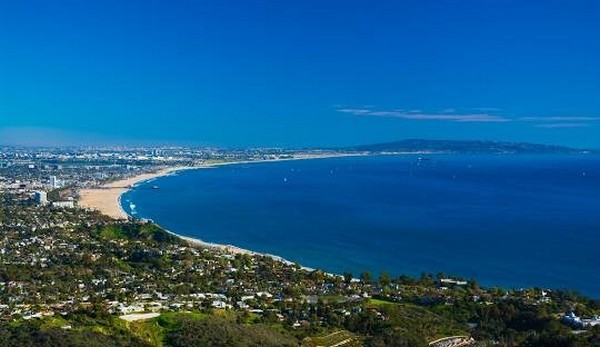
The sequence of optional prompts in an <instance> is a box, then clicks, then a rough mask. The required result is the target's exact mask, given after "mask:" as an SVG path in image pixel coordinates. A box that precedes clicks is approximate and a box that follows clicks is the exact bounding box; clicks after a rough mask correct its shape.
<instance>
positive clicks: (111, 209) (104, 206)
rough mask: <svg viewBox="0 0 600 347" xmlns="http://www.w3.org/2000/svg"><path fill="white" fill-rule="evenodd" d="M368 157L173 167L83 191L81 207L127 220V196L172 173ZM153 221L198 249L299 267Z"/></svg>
mask: <svg viewBox="0 0 600 347" xmlns="http://www.w3.org/2000/svg"><path fill="white" fill-rule="evenodd" d="M365 155H368V154H363V153H357V154H341V153H340V154H326V155H306V156H299V157H293V158H283V159H267V160H250V161H231V162H220V163H211V164H207V165H202V166H179V167H172V168H167V169H163V170H160V171H158V172H155V173H147V174H141V175H137V176H133V177H130V178H127V179H124V180H119V181H114V182H110V183H107V184H104V185H102V186H100V187H97V188H89V189H82V190H81V191H80V199H79V206H81V207H83V208H88V209H93V210H98V211H100V212H101V213H103V214H105V215H107V216H109V217H112V218H114V219H117V220H126V219H128V218H130V217H131V218H134V216H132V215H130V214H129V213H127V211H125V209H124V208H123V206H122V203H121V202H122V201H121V199H122V196H123V195H124V194H125V193H127V192H129V191H130V190H131V189H133V188H135V187H136V186H139V185H140V184H143V183H145V182H147V181H150V180H154V179H156V178H160V177H165V176H169V175H172V174H174V173H177V172H180V171H186V170H195V169H209V168H214V167H217V166H225V165H235V164H258V163H270V162H280V161H289V160H307V159H327V158H338V157H355V156H365ZM152 222H153V223H155V224H157V225H158V226H160V227H161V228H162V229H163V230H165V231H166V232H168V233H169V234H171V235H173V236H175V237H178V238H180V239H182V240H184V241H186V242H188V243H189V244H191V245H195V246H198V247H205V248H213V249H217V250H220V251H222V252H225V253H229V254H247V255H260V256H267V257H270V258H272V259H274V260H276V261H280V262H283V263H286V264H290V265H291V264H296V263H295V262H292V261H290V260H287V259H285V258H283V257H281V256H278V255H274V254H269V253H261V252H256V251H252V250H249V249H245V248H241V247H238V246H235V245H228V244H219V243H213V242H207V241H203V240H201V239H197V238H193V237H189V236H184V235H180V234H177V233H175V232H173V231H171V230H168V229H166V228H164V227H162V226H161V225H160V224H158V223H156V222H155V221H152ZM300 267H301V268H302V269H304V270H307V271H314V270H315V269H313V268H310V267H306V266H302V265H300ZM330 275H332V276H337V275H335V274H330Z"/></svg>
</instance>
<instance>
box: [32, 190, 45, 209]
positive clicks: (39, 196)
mask: <svg viewBox="0 0 600 347" xmlns="http://www.w3.org/2000/svg"><path fill="white" fill-rule="evenodd" d="M35 203H36V204H38V205H40V206H46V205H48V194H46V192H44V191H41V190H37V191H36V192H35Z"/></svg>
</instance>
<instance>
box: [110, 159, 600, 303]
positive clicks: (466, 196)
mask: <svg viewBox="0 0 600 347" xmlns="http://www.w3.org/2000/svg"><path fill="white" fill-rule="evenodd" d="M153 185H158V186H159V187H160V189H152V186H153ZM131 203H133V204H134V205H135V207H134V209H133V211H132V210H131V206H130V204H131ZM122 204H123V207H124V208H125V210H126V211H128V212H129V213H130V214H133V215H135V216H136V217H141V218H149V219H152V220H154V221H155V222H157V223H159V224H161V225H162V226H164V227H165V228H167V229H169V230H172V231H174V232H176V233H179V234H182V235H186V236H191V237H196V238H200V239H202V240H205V241H209V242H216V243H225V244H233V245H236V246H239V247H242V248H247V249H251V250H255V251H260V252H266V253H271V254H276V255H280V256H282V257H284V258H286V259H289V260H292V261H296V262H299V263H300V264H302V265H305V266H309V267H313V268H321V269H324V270H326V271H330V272H334V273H343V272H344V271H350V272H352V273H354V274H355V275H356V276H358V274H359V273H360V272H362V271H365V270H369V271H372V272H373V273H374V274H377V273H379V272H381V271H387V272H388V273H389V274H391V275H400V274H410V275H416V276H418V275H420V274H421V273H422V272H424V271H426V272H431V273H437V272H440V271H441V272H444V273H446V274H448V275H458V276H461V277H464V278H472V277H474V278H477V279H478V281H479V282H480V283H482V284H484V285H487V286H502V287H506V288H513V287H529V286H541V287H551V288H568V289H574V290H577V291H580V292H581V293H584V294H587V295H591V296H594V297H600V252H599V247H600V238H599V236H600V156H592V155H589V156H544V155H539V156H524V155H519V156H492V155H490V156H474V155H454V156H441V155H439V156H438V155H435V156H429V157H427V158H421V159H419V158H418V157H417V156H411V155H408V156H407V155H405V156H373V157H346V158H332V159H314V160H297V161H284V162H271V163H253V164H237V165H229V166H221V167H217V168H211V169H200V170H189V171H183V172H180V173H178V174H176V175H173V176H167V177H161V178H159V179H156V180H154V181H152V182H146V183H143V184H141V185H139V186H138V188H137V189H134V190H132V191H130V192H128V193H126V194H125V195H124V196H123V198H122Z"/></svg>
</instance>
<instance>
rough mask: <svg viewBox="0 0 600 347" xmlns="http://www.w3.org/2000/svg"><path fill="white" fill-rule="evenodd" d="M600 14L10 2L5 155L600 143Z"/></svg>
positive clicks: (418, 4) (343, 5) (3, 56)
mask: <svg viewBox="0 0 600 347" xmlns="http://www.w3.org/2000/svg"><path fill="white" fill-rule="evenodd" d="M599 17H600V3H597V2H589V1H572V2H569V3H547V2H542V1H539V2H538V1H534V2H528V3H523V2H519V1H489V2H485V3H469V2H449V1H448V2H447V1H441V2H440V1H405V2H402V3H397V2H393V1H383V2H380V3H377V4H368V3H367V2H360V1H356V2H338V1H332V2H327V3H319V2H314V1H303V2H285V3H275V2H272V3H271V2H260V1H250V2H245V3H243V4H240V3H239V2H235V1H203V2H201V3H194V2H186V1H174V2H168V3H167V2H164V1H128V2H126V3H124V2H118V1H101V2H94V3H91V2H80V1H39V0H29V1H6V2H2V3H0V30H2V31H3V32H6V33H10V35H3V36H1V37H0V45H2V50H0V145H9V144H14V145H32V146H35V145H46V146H110V145H115V146H116V145H130V146H132V145H133V146H134V145H186V146H210V147H222V148H234V147H235V148H241V147H281V148H301V147H333V146H347V145H360V144H369V143H383V142H390V141H396V140H402V139H409V138H424V139H444V140H496V141H507V142H530V143H541V144H555V145H563V146H569V147H574V148H588V149H598V148H600V136H599V135H600V99H599V98H598V97H597V96H598V95H599V94H600V79H599V78H598V76H600V63H599V61H600V60H599V59H598V57H599V56H600V43H599V41H598V39H597V38H598V37H599V36H600V21H598V20H597V18H599Z"/></svg>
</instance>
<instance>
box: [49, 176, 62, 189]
mask: <svg viewBox="0 0 600 347" xmlns="http://www.w3.org/2000/svg"><path fill="white" fill-rule="evenodd" d="M50 188H52V189H56V188H60V181H59V180H58V178H56V176H50Z"/></svg>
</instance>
